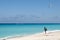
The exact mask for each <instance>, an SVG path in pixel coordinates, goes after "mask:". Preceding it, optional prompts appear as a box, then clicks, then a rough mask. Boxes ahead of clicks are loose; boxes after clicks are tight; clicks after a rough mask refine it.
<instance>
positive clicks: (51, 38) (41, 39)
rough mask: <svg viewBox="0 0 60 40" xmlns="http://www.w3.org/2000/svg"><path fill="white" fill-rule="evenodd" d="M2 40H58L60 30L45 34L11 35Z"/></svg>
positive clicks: (59, 39) (59, 38)
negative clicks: (11, 36)
mask: <svg viewBox="0 0 60 40" xmlns="http://www.w3.org/2000/svg"><path fill="white" fill-rule="evenodd" d="M4 40H60V31H52V32H48V33H47V34H44V33H37V34H33V35H29V36H24V37H13V38H7V39H4Z"/></svg>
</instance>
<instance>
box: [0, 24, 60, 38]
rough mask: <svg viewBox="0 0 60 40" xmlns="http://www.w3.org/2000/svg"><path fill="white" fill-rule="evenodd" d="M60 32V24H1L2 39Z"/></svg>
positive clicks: (0, 36)
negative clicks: (53, 31) (54, 31)
mask: <svg viewBox="0 0 60 40" xmlns="http://www.w3.org/2000/svg"><path fill="white" fill-rule="evenodd" d="M44 26H45V27H47V29H48V31H50V30H60V24H0V38H3V37H7V36H15V35H21V36H22V35H31V34H35V33H40V32H43V31H44Z"/></svg>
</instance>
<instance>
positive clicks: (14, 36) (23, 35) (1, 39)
mask: <svg viewBox="0 0 60 40" xmlns="http://www.w3.org/2000/svg"><path fill="white" fill-rule="evenodd" d="M59 31H60V30H50V31H47V33H50V32H59ZM42 33H44V32H42ZM42 33H41V32H40V33H35V34H30V36H31V35H38V34H42ZM25 36H29V35H28V34H22V35H21V34H20V35H13V36H8V37H3V38H0V40H3V39H10V38H16V37H25Z"/></svg>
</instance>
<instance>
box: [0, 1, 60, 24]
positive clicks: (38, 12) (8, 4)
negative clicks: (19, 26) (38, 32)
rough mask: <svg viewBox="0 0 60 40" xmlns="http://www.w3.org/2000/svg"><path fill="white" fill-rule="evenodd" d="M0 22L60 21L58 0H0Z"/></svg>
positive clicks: (59, 3)
mask: <svg viewBox="0 0 60 40" xmlns="http://www.w3.org/2000/svg"><path fill="white" fill-rule="evenodd" d="M0 22H20V23H27V22H28V23H31V22H32V23H47V22H49V23H51V22H52V23H53V22H57V23H58V22H59V23H60V0H50V2H49V0H0Z"/></svg>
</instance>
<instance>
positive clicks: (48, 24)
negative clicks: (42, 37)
mask: <svg viewBox="0 0 60 40" xmlns="http://www.w3.org/2000/svg"><path fill="white" fill-rule="evenodd" d="M20 24H21V25H30V24H31V25H44V24H45V25H46V24H48V25H50V24H60V23H0V25H20Z"/></svg>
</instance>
